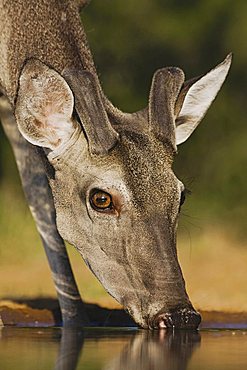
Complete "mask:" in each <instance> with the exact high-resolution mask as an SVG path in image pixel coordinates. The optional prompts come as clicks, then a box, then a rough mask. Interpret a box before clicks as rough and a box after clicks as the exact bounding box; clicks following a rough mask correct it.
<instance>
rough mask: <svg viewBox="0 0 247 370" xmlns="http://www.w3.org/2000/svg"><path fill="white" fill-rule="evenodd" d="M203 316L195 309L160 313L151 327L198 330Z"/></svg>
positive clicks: (151, 322) (153, 320)
mask: <svg viewBox="0 0 247 370" xmlns="http://www.w3.org/2000/svg"><path fill="white" fill-rule="evenodd" d="M200 322H201V316H200V314H199V313H198V312H196V311H195V310H194V309H193V308H179V309H176V310H174V311H170V312H166V311H165V310H164V311H160V312H159V313H158V314H157V315H156V316H155V317H154V318H153V319H152V320H150V324H151V325H150V326H151V327H152V328H154V329H162V328H174V329H197V328H198V326H199V325H200Z"/></svg>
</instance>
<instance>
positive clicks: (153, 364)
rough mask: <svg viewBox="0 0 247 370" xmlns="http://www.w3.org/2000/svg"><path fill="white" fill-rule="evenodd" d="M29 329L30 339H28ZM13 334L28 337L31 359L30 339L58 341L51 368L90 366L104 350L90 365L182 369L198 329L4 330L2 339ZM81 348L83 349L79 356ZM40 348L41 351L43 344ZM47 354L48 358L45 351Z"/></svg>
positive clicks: (107, 369) (197, 339)
mask: <svg viewBox="0 0 247 370" xmlns="http://www.w3.org/2000/svg"><path fill="white" fill-rule="evenodd" d="M30 332H31V338H30V337H28V339H27V338H26V337H27V336H28V334H30ZM61 332H62V335H61ZM49 334H50V335H49ZM12 336H13V337H14V338H18V340H19V341H20V340H25V339H27V340H28V342H29V345H28V349H29V351H30V360H31V358H32V353H31V352H32V350H31V346H32V341H36V344H37V342H39V343H40V341H41V340H42V337H43V340H44V341H45V342H46V344H48V343H47V342H52V343H53V344H54V342H55V343H56V342H58V341H60V343H59V347H57V349H56V351H57V353H58V356H57V359H56V360H55V366H54V367H50V369H52V368H53V369H54V370H75V369H78V370H79V369H80V368H82V369H85V368H87V369H89V368H91V367H88V366H92V365H90V364H94V363H95V359H96V358H97V356H100V355H102V357H103V358H104V357H105V353H106V354H107V356H106V358H105V359H104V361H103V363H102V361H99V359H98V361H96V362H97V367H95V366H92V368H94V369H96V368H97V369H102V370H120V369H121V370H124V369H126V370H127V369H128V370H132V369H133V370H138V369H142V370H146V369H152V370H155V369H163V370H166V369H169V370H177V369H179V370H183V369H186V367H187V363H188V360H189V359H190V357H191V354H192V352H193V349H194V347H195V345H197V344H198V343H199V342H200V335H199V334H198V333H197V332H185V331H184V332H183V331H180V332H165V331H164V330H162V331H159V332H158V331H152V332H151V331H144V330H136V329H135V330H126V329H125V330H102V329H98V330H90V329H89V330H85V331H83V330H79V329H71V328H63V329H53V330H49V329H45V330H43V331H42V330H36V336H37V337H36V340H35V333H34V332H33V330H32V329H13V328H12V329H11V328H4V329H3V337H2V340H4V339H5V340H7V339H9V338H11V337H12ZM83 347H84V349H85V351H83V356H81V355H82V349H83ZM100 347H103V353H101V349H100ZM40 348H41V350H43V349H42V346H40ZM15 351H16V350H15ZM90 351H91V352H90ZM0 354H1V352H0ZM84 355H85V357H87V358H88V360H86V361H85V362H86V364H87V367H85V362H84V361H83V357H84ZM47 356H48V357H49V353H48V352H47ZM90 357H91V358H90ZM79 359H80V360H79ZM78 360H79V363H78ZM0 364H1V360H0ZM94 365H95V364H94ZM81 366H82V367H81ZM0 367H1V366H0ZM23 368H24V367H23ZM46 368H48V367H46ZM21 369H22V366H20V362H18V370H21ZM12 370H15V367H12Z"/></svg>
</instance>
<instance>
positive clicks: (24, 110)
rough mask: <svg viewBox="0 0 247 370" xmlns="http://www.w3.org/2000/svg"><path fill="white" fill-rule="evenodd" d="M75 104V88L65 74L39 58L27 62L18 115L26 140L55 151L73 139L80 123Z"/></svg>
mask: <svg viewBox="0 0 247 370" xmlns="http://www.w3.org/2000/svg"><path fill="white" fill-rule="evenodd" d="M73 107H74V97H73V94H72V91H71V89H70V88H69V86H68V84H67V83H66V81H65V80H64V78H63V77H62V76H60V75H59V74H58V73H57V72H56V71H54V70H53V69H51V68H49V67H47V66H46V65H45V64H43V63H41V62H40V61H38V60H30V61H29V62H28V63H27V64H26V65H25V67H24V69H23V71H22V73H21V77H20V85H19V91H18V97H17V102H16V110H15V116H16V120H17V124H18V127H19V130H20V132H21V134H22V135H23V136H24V137H25V139H26V140H28V141H29V142H30V143H32V144H34V145H38V146H42V147H45V148H49V149H51V150H54V149H56V148H57V147H59V146H60V145H62V144H64V143H65V142H67V141H69V140H70V138H71V137H72V135H73V133H74V132H75V129H76V127H77V126H78V124H77V123H76V122H75V120H73V119H72V113H73Z"/></svg>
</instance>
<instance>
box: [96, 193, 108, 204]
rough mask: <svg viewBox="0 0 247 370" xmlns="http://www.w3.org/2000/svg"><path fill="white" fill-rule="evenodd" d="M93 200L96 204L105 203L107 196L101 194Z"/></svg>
mask: <svg viewBox="0 0 247 370" xmlns="http://www.w3.org/2000/svg"><path fill="white" fill-rule="evenodd" d="M95 201H96V203H98V204H105V203H106V202H107V198H106V197H105V196H104V195H101V196H98V197H96V199H95Z"/></svg>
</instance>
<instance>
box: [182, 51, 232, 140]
mask: <svg viewBox="0 0 247 370" xmlns="http://www.w3.org/2000/svg"><path fill="white" fill-rule="evenodd" d="M231 60H232V57H231V54H229V55H228V56H227V57H226V59H225V60H224V61H223V62H222V63H221V64H219V65H218V66H217V67H215V68H214V69H212V70H211V71H210V72H209V73H207V74H206V75H205V76H203V77H202V78H201V79H200V80H198V81H197V82H195V83H194V84H193V85H192V86H191V88H190V89H189V90H188V92H187V94H186V97H185V99H184V102H183V106H182V109H181V111H180V113H179V116H178V117H177V119H176V144H177V145H179V144H181V143H183V142H184V141H186V140H187V139H188V137H189V136H190V135H191V134H192V132H193V131H194V130H195V128H196V127H197V126H198V124H199V123H200V121H201V120H202V118H203V117H204V115H205V113H206V112H207V110H208V108H209V106H210V105H211V103H212V102H213V100H214V99H215V97H216V95H217V93H218V92H219V90H220V88H221V86H222V84H223V82H224V80H225V78H226V76H227V73H228V71H229V68H230V65H231Z"/></svg>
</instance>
